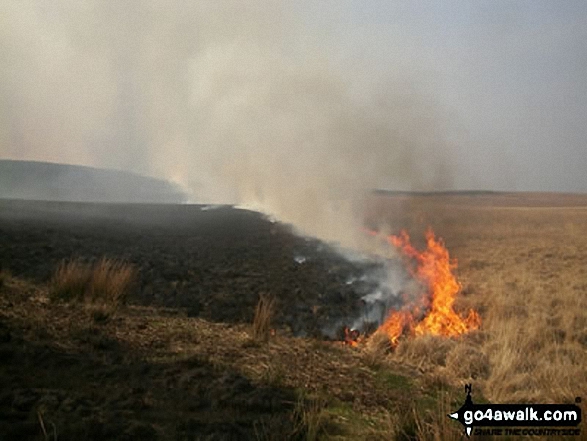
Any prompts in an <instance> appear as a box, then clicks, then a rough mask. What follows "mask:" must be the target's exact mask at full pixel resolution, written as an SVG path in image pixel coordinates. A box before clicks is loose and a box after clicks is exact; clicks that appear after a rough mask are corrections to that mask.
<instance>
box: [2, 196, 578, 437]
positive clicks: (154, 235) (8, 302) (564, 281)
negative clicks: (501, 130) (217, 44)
mask: <svg viewBox="0 0 587 441" xmlns="http://www.w3.org/2000/svg"><path fill="white" fill-rule="evenodd" d="M366 224H367V225H372V226H374V225H384V226H388V227H389V229H390V232H397V231H399V230H400V229H401V228H406V229H408V231H409V232H410V233H411V235H412V237H413V240H414V242H415V243H416V244H419V245H422V238H423V233H424V231H425V230H426V228H427V227H428V226H431V227H432V228H433V229H434V231H435V232H436V234H437V235H438V236H440V237H442V238H443V239H444V240H445V243H446V245H447V247H448V249H449V251H450V252H451V255H452V256H454V257H456V258H457V259H458V263H459V268H458V270H457V272H458V277H459V280H460V281H461V283H462V285H463V290H462V293H461V294H460V296H459V299H458V301H457V305H456V308H457V310H463V311H464V310H466V309H468V308H474V309H476V310H477V311H478V312H479V313H480V314H481V317H482V320H483V323H482V326H481V329H480V330H479V331H476V332H474V333H471V334H469V335H466V336H463V337H462V338H460V339H458V340H448V339H444V338H432V337H421V338H417V339H416V338H407V339H405V340H403V341H402V342H401V343H400V345H399V346H398V347H397V348H396V349H395V351H389V350H388V348H387V347H386V346H385V345H384V344H379V343H378V342H370V341H368V342H367V343H365V344H364V345H362V346H360V347H359V348H357V349H355V348H350V347H347V346H344V345H342V344H341V343H338V342H329V341H323V340H322V339H320V338H314V337H315V336H316V337H319V336H320V331H321V329H322V327H324V326H325V324H326V323H330V322H336V321H337V320H339V319H340V318H344V317H346V316H347V315H348V314H352V312H353V311H356V309H357V308H358V300H359V298H360V296H361V295H363V294H364V293H366V292H368V291H369V289H370V288H371V287H370V286H368V285H367V282H364V283H363V284H361V283H357V284H348V283H346V282H347V281H348V280H349V278H351V277H353V278H360V276H361V275H362V274H364V273H365V272H368V271H370V270H372V269H373V268H372V266H373V265H375V264H372V265H371V264H367V263H364V264H360V265H359V264H357V263H353V264H351V263H349V262H347V261H345V260H344V259H342V258H341V257H340V256H338V255H337V254H336V253H335V252H333V251H332V250H331V249H330V248H329V247H327V246H325V245H324V244H321V243H320V242H318V241H314V240H308V239H304V238H301V237H298V236H296V235H295V234H293V233H292V231H291V228H290V227H288V226H286V225H281V224H279V223H275V222H271V221H270V220H269V219H266V218H264V217H263V216H261V215H259V214H257V213H253V212H249V211H245V210H236V209H233V208H231V207H201V206H171V205H169V206H156V205H136V206H133V205H92V204H67V203H48V202H22V201H3V202H0V262H1V264H2V272H1V273H0V274H1V276H0V439H41V440H43V439H59V440H67V439H72V440H78V439H79V440H83V439H127V440H130V439H137V440H138V439H178V440H184V439H185V440H188V439H235V440H236V439H275V440H281V439H322V438H323V439H439V440H440V439H460V438H461V436H462V435H461V428H460V427H459V425H458V424H457V423H454V422H452V421H450V420H449V419H448V418H446V413H447V412H448V411H449V410H452V409H454V408H457V407H459V406H460V405H461V404H462V399H463V398H464V394H463V393H462V389H461V385H462V384H463V383H465V382H472V383H473V396H474V399H475V400H476V401H481V400H490V401H494V402H509V401H515V402H550V401H553V402H559V401H560V402H574V399H575V397H576V396H583V397H585V396H587V394H586V393H585V392H587V378H586V377H587V370H586V369H585V368H584V366H585V365H587V312H586V311H587V310H586V309H585V307H586V306H587V298H586V291H587V273H586V271H587V265H586V264H587V197H585V196H581V195H548V194H491V193H484V194H458V195H451V194H442V195H406V194H378V195H374V196H373V197H372V198H371V199H370V201H369V203H368V210H367V212H366ZM103 257H105V258H109V259H112V260H115V261H124V262H126V263H127V264H128V265H130V266H131V267H132V268H134V269H136V281H135V283H134V284H133V286H132V289H130V291H129V295H128V301H127V305H126V306H125V305H120V306H118V307H117V308H116V309H115V310H112V311H110V310H109V311H107V313H103V311H102V313H99V314H97V313H96V311H97V309H96V306H97V305H94V304H92V305H89V304H88V303H87V302H84V301H77V302H73V301H70V302H65V301H62V299H61V300H60V299H57V300H56V299H54V298H53V297H52V295H51V289H52V286H53V285H52V276H53V275H54V274H55V271H56V269H57V267H58V265H59V264H60V262H62V261H63V260H64V259H66V260H67V259H75V261H77V262H82V263H84V264H87V265H95V264H96V262H98V261H99V259H101V258H103ZM263 294H267V295H271V296H273V297H274V298H275V306H274V320H273V325H272V328H273V329H275V335H271V336H270V338H269V341H268V342H265V341H263V339H259V338H255V333H254V332H253V331H254V330H253V327H252V326H251V322H252V320H253V315H254V313H255V305H256V304H257V302H258V300H259V296H260V295H263ZM100 311H101V310H98V312H100ZM500 439H504V438H503V437H502V438H500ZM574 439H577V438H574Z"/></svg>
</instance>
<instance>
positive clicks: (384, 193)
mask: <svg viewBox="0 0 587 441" xmlns="http://www.w3.org/2000/svg"><path fill="white" fill-rule="evenodd" d="M373 193H374V194H377V195H380V196H495V195H499V194H506V192H499V191H491V190H443V191H396V190H384V189H376V190H373Z"/></svg>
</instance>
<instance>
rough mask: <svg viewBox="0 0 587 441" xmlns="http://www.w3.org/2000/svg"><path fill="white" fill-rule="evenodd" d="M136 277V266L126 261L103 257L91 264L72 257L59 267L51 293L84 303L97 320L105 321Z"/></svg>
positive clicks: (67, 299) (130, 287)
mask: <svg viewBox="0 0 587 441" xmlns="http://www.w3.org/2000/svg"><path fill="white" fill-rule="evenodd" d="M136 276H137V271H136V269H135V268H134V267H133V266H132V265H130V264H128V263H125V262H120V261H116V260H111V259H107V258H103V259H101V260H99V261H98V262H96V263H95V264H94V265H90V264H87V263H84V262H81V261H79V260H70V261H66V262H62V263H61V264H60V265H59V266H58V267H57V270H56V271H55V273H54V275H53V278H52V279H51V281H50V284H49V296H50V298H51V299H52V300H54V301H66V302H71V301H76V302H83V303H85V304H86V305H87V307H88V310H89V311H90V312H91V314H92V316H93V318H94V320H96V321H103V320H105V319H107V318H108V317H109V316H110V315H112V313H114V312H115V311H116V309H117V308H118V307H119V306H120V305H123V304H124V303H126V300H127V297H128V294H129V293H130V291H131V289H132V287H133V285H134V282H135V280H136Z"/></svg>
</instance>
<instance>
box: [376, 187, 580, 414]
mask: <svg viewBox="0 0 587 441" xmlns="http://www.w3.org/2000/svg"><path fill="white" fill-rule="evenodd" d="M549 198H550V199H549ZM563 199H564V204H566V205H567V206H564V207H561V206H560V204H561V203H559V202H557V200H556V199H555V198H552V197H551V196H548V195H542V196H541V195H529V196H528V198H527V199H524V198H523V195H516V197H514V196H511V197H504V196H498V197H492V196H490V197H461V198H459V197H450V196H449V197H420V198H415V199H412V200H407V199H403V200H400V198H377V200H375V201H374V203H373V210H372V213H371V220H372V221H374V222H375V221H377V222H379V223H380V224H382V225H386V226H389V225H392V227H394V228H395V229H397V230H399V229H400V228H407V229H408V230H409V232H410V233H411V235H412V236H413V237H414V239H416V241H417V238H418V237H420V238H421V237H422V236H423V232H424V231H425V229H426V227H427V226H428V225H430V226H432V228H433V229H434V230H435V232H436V233H437V235H438V236H440V237H442V238H444V240H445V243H446V245H447V248H448V249H449V251H450V253H451V256H454V257H456V258H457V260H458V263H459V269H458V277H459V279H460V281H461V282H462V284H463V292H462V294H461V295H460V297H459V299H458V301H457V305H456V306H457V308H459V309H461V310H463V311H465V310H467V309H468V308H471V307H472V308H474V309H476V310H477V311H479V312H480V314H481V316H482V319H483V323H482V327H481V329H480V330H479V331H478V332H476V333H475V335H471V336H466V337H463V338H460V339H458V340H456V341H455V342H453V343H451V344H447V343H441V342H439V341H436V342H434V341H433V340H432V341H431V340H430V339H428V340H426V339H420V340H421V341H405V342H403V343H402V344H400V347H398V350H397V351H396V354H395V355H394V357H396V358H399V359H401V360H403V361H406V362H409V363H411V364H413V365H416V366H418V367H420V368H423V369H424V370H426V369H427V370H428V371H430V372H433V371H435V370H436V371H444V372H445V373H449V374H451V375H452V378H453V381H454V382H455V384H458V383H463V382H464V381H467V380H471V379H472V380H473V384H474V387H476V388H477V390H481V391H482V392H483V395H484V396H485V397H487V398H488V399H490V400H492V401H494V402H503V403H505V402H544V403H547V402H574V398H575V397H576V396H583V397H585V396H587V369H586V366H587V210H586V209H584V208H585V207H587V196H577V195H573V196H567V197H565V198H563ZM525 204H527V205H525ZM571 205H572V206H571ZM420 244H421V242H420ZM447 345H449V346H451V347H448V346H447ZM402 346H403V347H402Z"/></svg>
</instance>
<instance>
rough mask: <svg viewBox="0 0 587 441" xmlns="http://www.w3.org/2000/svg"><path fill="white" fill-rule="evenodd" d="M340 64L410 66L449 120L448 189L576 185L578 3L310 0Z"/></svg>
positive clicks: (579, 178)
mask: <svg viewBox="0 0 587 441" xmlns="http://www.w3.org/2000/svg"><path fill="white" fill-rule="evenodd" d="M316 3H319V4H320V6H317V5H316V4H314V7H313V8H311V9H307V8H306V7H307V5H305V6H304V8H305V16H306V18H307V20H308V22H309V23H311V24H312V26H313V27H314V30H315V31H317V32H319V33H321V35H322V36H323V39H324V41H325V44H327V45H329V46H330V47H331V49H332V51H333V52H335V53H336V54H337V56H338V57H339V58H340V59H341V60H344V62H346V63H349V64H352V65H354V64H367V65H370V66H371V68H372V69H373V70H374V71H377V72H378V73H379V72H380V73H383V74H385V72H386V71H395V70H396V69H397V68H398V67H397V66H398V65H399V66H400V68H401V66H410V67H411V69H410V71H413V70H414V69H416V70H417V71H419V72H421V73H422V77H423V78H425V79H424V80H423V81H424V82H425V83H426V86H427V87H426V90H427V91H428V92H430V93H431V94H433V95H434V96H435V97H436V99H437V102H438V103H439V104H440V106H441V107H442V112H443V113H444V115H445V116H446V119H448V121H445V123H446V124H447V125H451V126H452V127H451V128H450V130H448V131H447V133H449V135H450V139H451V140H452V142H453V143H454V144H455V146H457V148H456V152H458V153H457V157H454V158H452V159H453V160H454V161H456V164H458V167H457V168H456V173H455V176H454V177H455V179H454V183H455V186H457V187H459V188H468V187H474V188H487V189H497V190H552V191H587V2H585V1H581V0H578V1H560V2H559V1H539V0H529V1H505V0H488V1H470V2H463V1H459V0H454V1H405V2H390V1H385V0H381V1H379V0H377V1H369V2H364V1H359V0H357V1H350V0H347V1H345V0H341V1H339V0H336V1H331V2H316Z"/></svg>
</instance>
